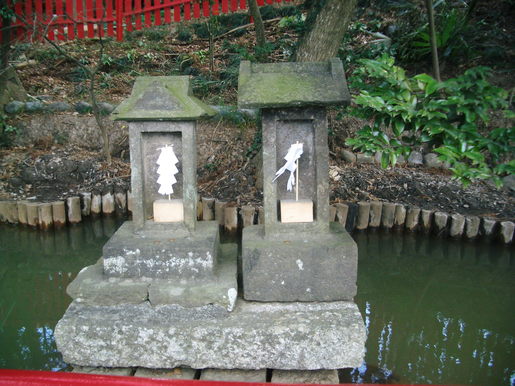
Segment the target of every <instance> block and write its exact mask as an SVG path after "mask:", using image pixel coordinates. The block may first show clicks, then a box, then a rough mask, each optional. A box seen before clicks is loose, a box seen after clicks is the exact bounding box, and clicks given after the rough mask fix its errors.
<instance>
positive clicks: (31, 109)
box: [25, 101, 46, 113]
mask: <svg viewBox="0 0 515 386" xmlns="http://www.w3.org/2000/svg"><path fill="white" fill-rule="evenodd" d="M45 107H46V106H45V105H44V104H43V103H42V102H41V101H31V102H25V111H26V112H28V113H38V112H40V111H43V110H45Z"/></svg>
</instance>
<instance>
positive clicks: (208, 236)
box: [103, 221, 219, 279]
mask: <svg viewBox="0 0 515 386" xmlns="http://www.w3.org/2000/svg"><path fill="white" fill-rule="evenodd" d="M158 225H163V224H156V229H157V230H155V231H152V232H144V231H142V232H135V231H134V225H133V223H132V221H127V222H125V223H124V224H123V225H122V226H121V227H120V228H119V229H118V230H117V231H116V233H115V234H114V235H113V236H112V237H111V238H110V239H109V241H108V242H107V243H106V244H105V245H104V249H103V257H104V273H105V274H106V275H107V276H110V277H125V278H130V277H151V278H161V279H183V278H203V277H208V276H210V275H212V274H213V271H214V269H215V266H216V259H217V254H218V246H219V236H218V232H219V230H218V223H216V222H215V221H202V222H199V223H198V224H197V227H196V229H195V231H194V232H191V233H190V232H188V233H186V234H184V233H183V232H182V231H179V228H177V230H178V231H177V233H175V232H174V231H168V232H166V231H163V230H159V229H160V228H159V227H158ZM164 225H166V224H164ZM163 229H166V228H163Z"/></svg>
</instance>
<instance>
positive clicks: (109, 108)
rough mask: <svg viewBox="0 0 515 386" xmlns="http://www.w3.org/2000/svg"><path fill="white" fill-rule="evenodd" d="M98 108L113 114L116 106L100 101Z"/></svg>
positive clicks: (104, 112)
mask: <svg viewBox="0 0 515 386" xmlns="http://www.w3.org/2000/svg"><path fill="white" fill-rule="evenodd" d="M98 109H99V111H100V113H101V114H111V113H112V112H113V111H114V109H115V106H113V105H112V104H111V103H107V102H100V103H99V104H98Z"/></svg>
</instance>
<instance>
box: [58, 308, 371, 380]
mask: <svg viewBox="0 0 515 386" xmlns="http://www.w3.org/2000/svg"><path fill="white" fill-rule="evenodd" d="M314 331H316V333H313V332H314ZM55 339H56V343H57V348H58V350H59V351H60V352H61V353H62V354H63V359H64V361H65V362H67V363H71V364H78V365H82V366H93V367H97V366H106V367H146V368H175V367H180V366H186V367H191V368H219V369H231V368H239V369H265V368H274V369H307V370H314V369H336V368H344V367H357V366H360V365H361V363H362V361H363V357H364V353H365V346H364V344H365V340H366V331H365V326H364V324H363V320H362V318H361V314H360V312H359V310H358V308H357V306H356V304H354V303H352V302H324V303H287V304H284V303H267V304H264V303H252V302H245V301H242V300H239V301H238V303H237V306H236V309H235V311H234V312H232V313H227V312H225V311H221V310H219V309H217V308H216V307H212V306H205V307H202V308H193V309H188V308H182V307H179V306H172V305H167V306H156V307H152V306H151V305H150V304H149V303H147V302H145V303H142V304H135V305H124V306H112V307H105V306H96V307H94V306H87V305H84V304H81V303H80V302H77V301H74V302H73V303H72V304H71V305H70V307H69V308H68V310H67V311H66V314H65V315H64V317H63V318H62V319H61V320H60V321H59V323H58V324H57V326H56V329H55Z"/></svg>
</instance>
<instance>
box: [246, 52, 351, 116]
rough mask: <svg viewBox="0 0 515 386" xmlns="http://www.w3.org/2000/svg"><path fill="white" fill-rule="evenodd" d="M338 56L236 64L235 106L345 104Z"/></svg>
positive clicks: (345, 98) (343, 78)
mask: <svg viewBox="0 0 515 386" xmlns="http://www.w3.org/2000/svg"><path fill="white" fill-rule="evenodd" d="M349 101H350V95H349V90H348V88H347V82H346V80H345V73H344V72H343V65H342V62H341V61H340V59H337V58H332V59H330V60H329V61H327V62H317V63H310V62H288V63H251V62H249V61H243V62H241V64H240V75H239V80H238V107H240V108H267V107H296V106H305V105H311V106H327V105H335V104H348V103H349Z"/></svg>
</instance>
